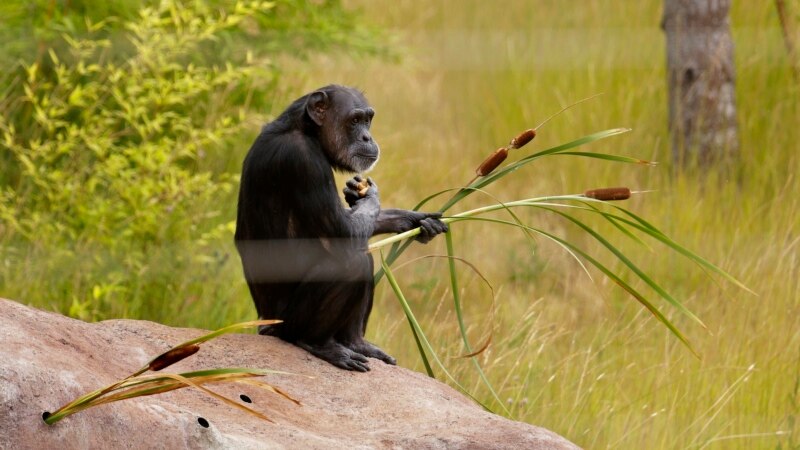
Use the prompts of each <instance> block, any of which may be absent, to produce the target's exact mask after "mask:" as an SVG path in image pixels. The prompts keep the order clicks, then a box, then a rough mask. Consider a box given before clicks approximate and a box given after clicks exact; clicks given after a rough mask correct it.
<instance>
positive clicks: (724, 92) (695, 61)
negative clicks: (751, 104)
mask: <svg viewBox="0 0 800 450" xmlns="http://www.w3.org/2000/svg"><path fill="white" fill-rule="evenodd" d="M730 3H731V2H730V0H664V17H663V22H662V24H661V26H662V28H663V29H664V31H665V33H666V37H667V76H668V81H669V127H670V134H671V137H672V158H673V162H674V163H675V165H676V166H687V165H690V164H693V163H695V162H696V163H697V164H699V166H700V167H702V168H709V167H711V166H712V165H713V164H718V163H726V162H730V161H732V160H733V159H734V158H735V157H736V156H737V154H738V152H739V139H738V130H737V125H736V96H735V69H734V65H733V39H732V38H731V32H730V20H729V18H728V11H729V10H730Z"/></svg>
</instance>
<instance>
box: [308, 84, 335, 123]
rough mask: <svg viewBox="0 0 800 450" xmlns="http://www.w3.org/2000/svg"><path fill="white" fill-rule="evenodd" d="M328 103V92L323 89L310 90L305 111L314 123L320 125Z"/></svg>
mask: <svg viewBox="0 0 800 450" xmlns="http://www.w3.org/2000/svg"><path fill="white" fill-rule="evenodd" d="M329 105H330V102H329V100H328V94H326V93H325V92H323V91H316V92H312V93H311V95H309V96H308V101H306V112H308V115H309V117H311V120H313V121H314V123H316V124H317V125H320V126H321V125H322V121H323V120H324V119H325V111H327V110H328V106H329Z"/></svg>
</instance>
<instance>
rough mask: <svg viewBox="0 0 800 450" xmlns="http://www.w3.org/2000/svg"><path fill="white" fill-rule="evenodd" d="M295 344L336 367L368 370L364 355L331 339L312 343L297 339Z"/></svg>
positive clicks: (361, 370)
mask: <svg viewBox="0 0 800 450" xmlns="http://www.w3.org/2000/svg"><path fill="white" fill-rule="evenodd" d="M295 344H296V345H297V346H298V347H300V348H303V349H305V350H306V351H307V352H309V353H311V354H312V355H314V356H316V357H317V358H319V359H322V360H325V361H328V362H329V363H331V364H333V365H334V366H336V367H340V368H342V369H345V370H355V371H358V372H366V371H368V370H369V364H368V363H367V358H366V357H365V356H364V355H362V354H360V353H357V352H354V351H353V350H350V349H349V348H347V347H345V346H344V345H342V344H340V343H338V342H336V341H334V340H332V339H331V340H330V341H328V342H326V343H325V344H315V345H312V344H308V343H305V342H302V341H297V342H295ZM379 351H380V350H379Z"/></svg>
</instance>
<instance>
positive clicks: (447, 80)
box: [299, 1, 800, 449]
mask: <svg viewBox="0 0 800 450" xmlns="http://www.w3.org/2000/svg"><path fill="white" fill-rule="evenodd" d="M353 3H355V2H353ZM757 3H758V4H757ZM359 4H360V5H361V6H362V7H364V8H365V10H366V12H367V14H368V17H370V18H371V20H374V21H380V22H382V23H385V24H386V25H387V26H388V27H390V28H394V29H395V30H396V32H397V33H399V34H400V35H401V36H403V37H404V38H405V42H407V43H408V52H409V54H410V56H409V58H408V60H407V62H406V63H405V64H404V65H402V66H397V67H394V66H387V65H385V64H371V63H365V62H359V63H358V64H356V65H352V64H351V65H343V66H336V65H331V66H328V67H326V71H325V73H323V74H313V75H310V74H309V75H307V76H306V78H305V80H306V82H305V83H304V88H310V87H311V86H314V85H317V84H321V83H323V82H326V81H325V80H331V79H334V80H337V81H341V82H344V83H348V84H354V85H357V86H360V87H362V88H364V89H365V90H366V92H367V95H368V96H369V97H370V99H371V100H372V101H373V103H375V104H376V109H377V111H378V115H377V118H376V122H375V127H376V130H375V133H374V134H375V135H376V137H377V138H378V139H379V141H380V142H381V144H382V148H383V150H384V155H383V157H382V160H381V163H380V164H379V166H378V168H377V169H376V170H375V172H374V173H373V174H372V175H373V176H374V177H375V179H376V180H378V182H379V183H380V186H381V189H382V191H381V193H382V201H383V203H384V204H386V205H393V206H405V207H408V206H411V205H413V204H415V203H416V201H418V200H419V199H420V198H422V197H424V196H425V195H427V194H429V193H431V192H435V191H438V190H441V189H446V188H450V187H455V186H459V185H460V184H461V183H463V180H464V177H465V176H468V174H470V173H471V171H472V170H473V168H474V166H475V165H476V164H477V163H479V162H480V161H481V160H482V159H483V157H484V156H485V155H486V154H487V153H488V152H489V151H491V150H493V149H494V148H496V147H497V146H498V145H502V144H503V143H505V142H506V140H507V136H510V135H513V134H514V133H515V132H516V131H518V130H519V129H524V128H526V127H530V126H534V125H535V124H536V123H538V122H539V121H540V120H542V119H543V118H544V117H545V116H546V115H547V114H549V112H551V111H553V110H554V109H557V108H558V107H560V106H563V105H566V104H568V103H570V102H572V101H575V100H578V99H580V98H583V97H587V96H589V95H593V94H596V93H598V92H603V93H604V95H603V96H602V97H600V98H598V99H596V100H594V101H592V102H590V103H589V104H585V105H581V106H580V107H577V108H574V109H573V110H570V111H569V112H568V113H565V114H564V115H563V116H562V117H559V118H558V119H557V120H554V121H553V122H551V123H550V124H548V125H547V127H546V129H545V130H544V131H543V132H542V133H540V134H539V136H537V138H536V141H535V142H534V143H533V144H529V145H536V146H538V147H537V148H538V149H542V148H546V147H547V146H549V145H554V144H557V143H559V142H563V141H564V140H567V139H571V138H575V137H579V136H581V135H583V134H586V133H589V132H592V131H595V130H597V129H603V128H609V127H616V126H628V127H631V128H633V130H632V132H631V133H629V135H627V136H626V137H624V138H622V139H616V140H614V141H613V142H612V141H608V142H607V143H603V144H602V145H599V147H598V148H597V150H598V151H603V152H608V153H622V154H626V155H631V156H636V157H641V158H642V159H653V160H658V161H661V162H662V165H661V166H659V167H658V168H641V167H631V166H623V167H620V166H619V165H617V164H612V163H602V162H598V161H574V160H572V159H570V160H566V159H565V160H561V161H559V160H558V159H557V158H553V159H551V160H549V161H542V162H541V163H540V164H539V163H537V164H536V165H533V166H531V167H529V168H527V169H525V172H524V174H520V175H521V176H519V177H518V178H514V179H508V180H503V181H501V182H498V183H497V185H494V186H493V187H492V189H491V193H492V194H493V195H495V196H497V197H499V198H500V199H501V200H504V201H507V200H511V199H516V198H526V197H530V196H533V195H537V194H543V193H550V192H580V191H582V190H583V189H586V188H590V187H595V186H603V185H627V186H630V187H631V188H634V189H653V190H655V191H656V192H653V193H650V194H648V195H646V196H639V197H635V198H633V199H632V200H630V201H629V203H628V204H627V207H629V208H630V209H631V210H633V211H634V212H636V213H637V214H639V215H641V216H642V217H645V218H647V219H648V220H649V221H651V222H653V223H654V224H656V225H658V226H659V227H661V228H662V229H663V230H664V231H665V233H667V234H668V235H669V236H671V237H673V238H674V239H675V240H676V241H678V242H680V243H681V244H683V245H686V246H687V247H688V248H690V249H692V250H693V251H696V252H698V253H699V254H700V255H702V256H704V257H706V258H708V259H709V260H711V261H713V262H714V263H716V264H718V265H720V266H721V267H722V268H724V269H726V270H728V271H729V272H731V273H732V274H733V275H734V276H736V277H738V278H740V279H741V280H742V281H743V282H744V283H745V284H747V286H748V287H750V288H752V289H753V290H754V291H755V292H756V293H757V294H758V296H752V295H749V294H746V293H744V292H743V291H738V290H737V289H736V288H734V287H733V286H730V285H728V286H726V285H725V284H724V283H723V284H721V285H717V284H716V283H715V282H714V281H713V280H712V279H710V278H709V277H708V276H706V274H705V273H703V271H702V270H700V269H698V268H697V267H696V266H694V265H692V264H687V263H685V262H683V261H681V259H682V258H680V257H679V256H677V255H668V254H666V253H665V252H663V251H654V252H649V251H647V250H646V249H643V248H642V247H639V246H637V245H636V244H635V243H632V242H631V243H626V242H624V241H623V240H622V239H620V240H618V241H615V244H618V245H620V247H621V248H622V249H624V250H625V251H626V252H631V256H632V257H633V258H634V259H635V260H636V262H637V264H642V266H643V268H646V270H647V271H648V273H651V274H652V275H653V278H654V279H656V280H658V281H659V282H660V283H662V284H663V285H664V286H666V287H668V288H669V290H670V292H672V293H673V294H674V295H675V296H676V298H678V299H679V300H681V301H683V302H685V304H686V305H687V307H689V308H690V309H691V310H692V311H693V312H694V313H696V314H697V315H698V316H699V317H700V318H701V319H702V320H703V321H704V322H705V323H707V324H708V325H709V331H708V332H706V331H703V330H702V329H700V328H698V327H691V326H688V327H687V325H689V323H690V322H689V321H688V320H686V319H685V318H682V317H680V316H679V315H678V314H669V317H670V319H671V320H674V321H675V322H676V324H678V326H679V327H681V329H686V330H687V334H688V335H689V339H690V340H691V341H692V342H693V343H696V345H697V347H698V352H699V353H700V355H701V359H699V360H698V359H696V358H694V357H693V356H692V355H691V353H690V352H688V351H686V350H685V348H683V347H682V346H681V345H679V344H678V343H677V342H676V340H675V339H674V338H671V337H670V336H669V335H668V332H666V331H665V330H664V329H663V328H662V327H658V326H656V324H655V323H654V321H653V319H652V318H649V317H647V314H646V313H644V312H642V311H641V309H640V308H638V307H637V306H636V305H633V304H631V302H629V300H628V298H626V295H625V294H624V293H621V292H620V291H619V290H618V289H617V288H616V287H615V286H613V285H612V284H611V283H608V282H607V281H604V280H603V279H602V277H600V276H595V279H596V283H594V284H593V283H592V282H590V281H589V280H588V278H587V277H586V276H585V275H584V274H582V273H581V269H580V267H579V266H578V265H577V264H575V263H574V261H572V260H571V258H570V257H569V256H568V255H564V254H563V251H562V250H561V249H559V248H557V247H556V246H554V245H552V244H549V243H547V242H539V244H538V245H537V246H536V248H535V252H531V251H530V250H531V249H530V246H529V245H528V244H526V243H525V237H524V236H523V235H522V234H521V233H519V234H514V233H509V232H503V233H499V232H497V231H496V230H495V229H493V228H492V227H490V226H487V225H480V224H468V225H465V227H464V228H457V229H456V230H455V232H454V239H455V246H456V249H457V253H458V254H459V256H462V257H464V258H466V259H467V260H469V261H470V262H472V263H474V264H477V265H478V266H479V267H480V269H481V270H482V272H483V274H484V275H485V276H487V277H488V278H489V279H490V281H491V282H492V283H493V285H494V286H495V289H496V291H497V292H496V296H497V303H496V311H495V314H494V319H493V320H492V322H491V323H489V322H487V320H488V317H489V315H488V314H489V309H490V305H489V302H490V298H491V297H490V294H489V292H488V291H487V289H486V288H485V287H483V286H482V283H480V280H479V279H477V277H475V276H474V275H472V274H470V273H469V272H467V271H464V272H462V273H461V279H462V281H463V282H464V285H465V286H466V288H465V289H464V292H462V298H463V301H462V303H463V308H464V309H465V320H466V322H467V327H468V329H469V332H470V340H471V341H472V342H482V341H483V340H484V339H485V337H486V336H487V335H488V334H489V330H490V329H493V342H492V345H491V346H490V347H489V349H488V350H487V351H486V352H485V353H484V354H482V355H481V357H480V358H481V361H482V363H483V366H484V368H485V370H486V373H487V375H488V377H489V378H490V379H491V381H492V383H493V384H494V386H495V388H496V389H498V390H499V395H500V397H501V398H503V399H504V400H507V401H508V404H507V406H508V407H509V409H510V410H511V417H513V418H516V419H519V420H525V421H529V422H531V423H535V424H537V425H542V426H546V427H548V428H550V429H553V430H555V431H557V432H559V433H561V434H563V435H565V436H567V437H568V438H570V439H572V440H573V441H575V442H576V443H578V444H580V445H582V446H585V447H587V448H703V447H705V448H725V449H728V448H747V449H750V448H793V447H795V446H797V445H800V429H799V428H798V425H797V424H796V421H797V420H798V415H799V414H798V411H799V410H800V391H798V388H797V386H798V382H800V319H798V317H800V316H799V315H798V312H800V281H798V274H800V257H798V255H800V237H798V234H797V230H798V229H800V225H798V219H797V218H798V217H800V201H799V200H798V196H797V193H798V192H800V181H798V178H797V175H796V173H798V169H800V159H799V158H798V156H797V151H798V146H797V144H796V142H797V140H798V137H800V136H798V131H797V129H796V127H794V126H793V125H792V124H794V123H795V122H798V119H800V117H799V116H800V115H799V114H798V112H800V111H799V109H800V99H799V98H798V94H799V93H800V92H799V91H798V86H797V84H796V82H795V81H794V80H793V79H792V78H791V73H790V71H789V68H788V66H786V61H785V56H784V49H783V47H782V45H783V43H782V41H781V37H780V31H779V29H778V28H777V19H776V17H775V14H774V11H773V10H772V9H771V8H772V5H771V2H738V3H736V4H735V5H734V11H733V24H734V36H735V38H736V39H737V42H736V44H737V54H736V58H737V61H736V63H737V69H738V74H737V76H738V78H737V96H738V97H737V100H738V104H739V125H740V127H741V140H742V164H741V168H740V174H741V175H740V179H739V180H735V179H725V178H722V179H718V177H717V176H716V174H709V176H708V177H707V180H706V182H705V184H703V183H701V182H698V180H697V179H696V178H695V177H694V176H693V175H691V174H679V175H677V176H675V177H673V176H672V173H671V172H672V168H671V167H670V164H669V162H670V161H669V160H670V157H669V141H668V137H667V135H666V114H667V108H666V91H665V89H666V79H665V72H664V59H665V57H664V53H663V51H664V49H663V45H664V41H663V37H662V35H661V32H660V30H659V29H658V23H659V20H660V2H625V3H623V4H620V3H619V2H609V1H588V2H581V4H580V7H578V6H576V7H574V8H566V7H564V6H563V3H557V2H503V7H502V8H491V7H488V6H487V4H486V3H482V2H478V3H473V2H461V3H459V4H458V7H455V6H454V5H453V4H452V3H446V2H428V3H426V6H425V7H420V5H419V3H417V2H392V7H387V5H385V4H384V3H382V2H372V3H369V4H361V3H359ZM634 43H635V44H634ZM303 67H305V66H301V67H300V68H299V71H300V73H303V72H302V70H303ZM301 91H302V89H301ZM479 204H480V200H478V199H477V198H474V199H468V200H467V201H465V206H464V208H468V207H475V206H478V205H479ZM521 214H522V215H523V218H524V220H526V221H529V222H531V223H536V224H541V225H542V227H545V228H548V229H555V230H558V231H559V232H560V233H562V235H564V236H567V237H569V238H570V239H577V240H578V241H579V242H580V241H581V239H583V240H584V241H583V243H585V244H586V245H587V246H589V247H590V248H592V247H591V246H592V244H591V243H590V242H589V240H590V239H589V238H587V237H583V236H581V233H580V231H578V230H575V229H573V228H570V227H569V226H568V225H567V224H565V223H562V222H559V221H557V220H556V219H554V218H552V217H547V216H543V215H542V214H535V213H530V214H529V215H526V213H524V212H523V213H521ZM606 227H608V225H603V224H600V225H598V231H601V232H602V231H606V232H608V231H609V230H610V228H606ZM594 248H595V249H597V248H596V247H594ZM444 252H445V250H444V244H443V243H442V242H436V243H431V244H429V246H428V247H425V248H423V247H421V246H418V247H417V248H413V249H412V253H413V255H409V256H408V257H409V258H410V257H412V256H418V255H422V254H427V253H434V254H443V253H444ZM617 268H619V266H617ZM396 276H397V277H398V278H399V279H401V280H405V284H407V285H410V287H406V288H405V290H404V293H405V296H406V298H407V299H408V301H409V302H410V303H411V304H412V306H413V307H414V311H415V313H416V315H417V318H418V319H419V321H420V326H421V327H423V328H424V329H425V330H426V332H427V333H428V338H429V339H430V341H431V343H432V344H433V345H434V346H436V345H438V346H439V347H438V349H439V352H440V354H442V355H446V356H447V357H449V358H451V359H449V362H450V364H452V366H451V367H452V369H451V372H452V373H453V375H454V376H455V377H456V378H457V379H458V380H459V382H460V383H462V385H464V386H465V387H467V388H470V387H471V388H473V389H474V391H473V392H483V394H480V395H482V396H483V397H482V398H484V399H486V400H487V401H489V399H490V394H489V393H488V392H487V391H486V390H485V388H484V387H483V386H482V385H481V382H480V380H479V378H478V376H477V374H476V373H475V371H474V368H472V367H471V364H469V362H468V361H463V360H460V359H457V358H455V357H456V356H459V355H461V354H462V353H463V347H462V343H461V339H460V337H459V331H458V321H457V320H456V317H455V312H454V311H452V302H451V300H450V299H449V294H448V289H449V283H448V282H447V281H446V280H447V265H446V262H445V261H443V260H423V261H419V262H416V263H414V265H413V266H405V267H403V268H402V269H400V270H398V271H397V273H396ZM378 293H379V294H378V299H377V301H376V313H375V315H374V319H373V323H372V326H371V329H370V334H371V335H372V336H373V338H374V339H375V340H376V341H378V342H380V343H381V344H383V345H385V346H387V347H388V348H389V350H390V352H392V354H393V355H395V356H397V357H398V358H399V361H400V362H401V364H405V365H410V366H411V367H415V368H416V369H418V370H423V367H422V366H421V363H420V362H419V357H418V356H417V355H416V345H415V344H414V343H413V338H412V337H411V336H410V333H409V332H408V330H407V325H406V324H405V323H404V321H405V319H404V318H403V313H402V311H401V310H400V309H399V307H398V306H397V305H396V304H395V302H396V300H394V299H393V298H392V297H393V294H392V293H391V292H390V291H389V290H388V287H387V286H380V287H379V290H378Z"/></svg>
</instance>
